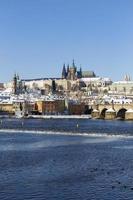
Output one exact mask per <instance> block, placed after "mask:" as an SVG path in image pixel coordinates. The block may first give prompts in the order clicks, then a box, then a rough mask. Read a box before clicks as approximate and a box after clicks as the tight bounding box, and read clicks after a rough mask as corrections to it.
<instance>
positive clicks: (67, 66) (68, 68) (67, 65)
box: [67, 64, 69, 75]
mask: <svg viewBox="0 0 133 200" xmlns="http://www.w3.org/2000/svg"><path fill="white" fill-rule="evenodd" d="M68 73H69V64H68V65H67V75H68Z"/></svg>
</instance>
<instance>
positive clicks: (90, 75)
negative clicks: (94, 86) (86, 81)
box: [82, 71, 96, 78]
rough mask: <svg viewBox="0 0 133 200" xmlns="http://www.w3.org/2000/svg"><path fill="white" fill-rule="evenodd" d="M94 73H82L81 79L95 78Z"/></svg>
mask: <svg viewBox="0 0 133 200" xmlns="http://www.w3.org/2000/svg"><path fill="white" fill-rule="evenodd" d="M95 76H96V75H95V73H94V72H93V71H83V72H82V77H85V78H89V77H95Z"/></svg>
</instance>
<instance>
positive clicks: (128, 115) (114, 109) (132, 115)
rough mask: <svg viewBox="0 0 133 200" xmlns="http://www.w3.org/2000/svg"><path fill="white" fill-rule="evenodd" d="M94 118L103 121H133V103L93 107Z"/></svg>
mask: <svg viewBox="0 0 133 200" xmlns="http://www.w3.org/2000/svg"><path fill="white" fill-rule="evenodd" d="M92 117H93V118H101V119H115V118H119V119H133V103H131V104H129V103H128V104H98V105H93V106H92Z"/></svg>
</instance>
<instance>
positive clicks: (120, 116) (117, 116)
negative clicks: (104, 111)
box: [116, 108, 127, 119]
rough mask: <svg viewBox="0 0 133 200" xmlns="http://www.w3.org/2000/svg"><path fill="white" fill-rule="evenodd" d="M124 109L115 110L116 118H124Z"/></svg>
mask: <svg viewBox="0 0 133 200" xmlns="http://www.w3.org/2000/svg"><path fill="white" fill-rule="evenodd" d="M126 111H127V109H125V108H121V109H119V110H118V112H117V115H116V118H120V119H125V113H126Z"/></svg>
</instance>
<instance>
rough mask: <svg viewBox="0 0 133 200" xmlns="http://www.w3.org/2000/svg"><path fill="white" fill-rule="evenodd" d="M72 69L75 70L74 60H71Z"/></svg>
mask: <svg viewBox="0 0 133 200" xmlns="http://www.w3.org/2000/svg"><path fill="white" fill-rule="evenodd" d="M72 67H73V68H75V63H74V59H73V62H72Z"/></svg>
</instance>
